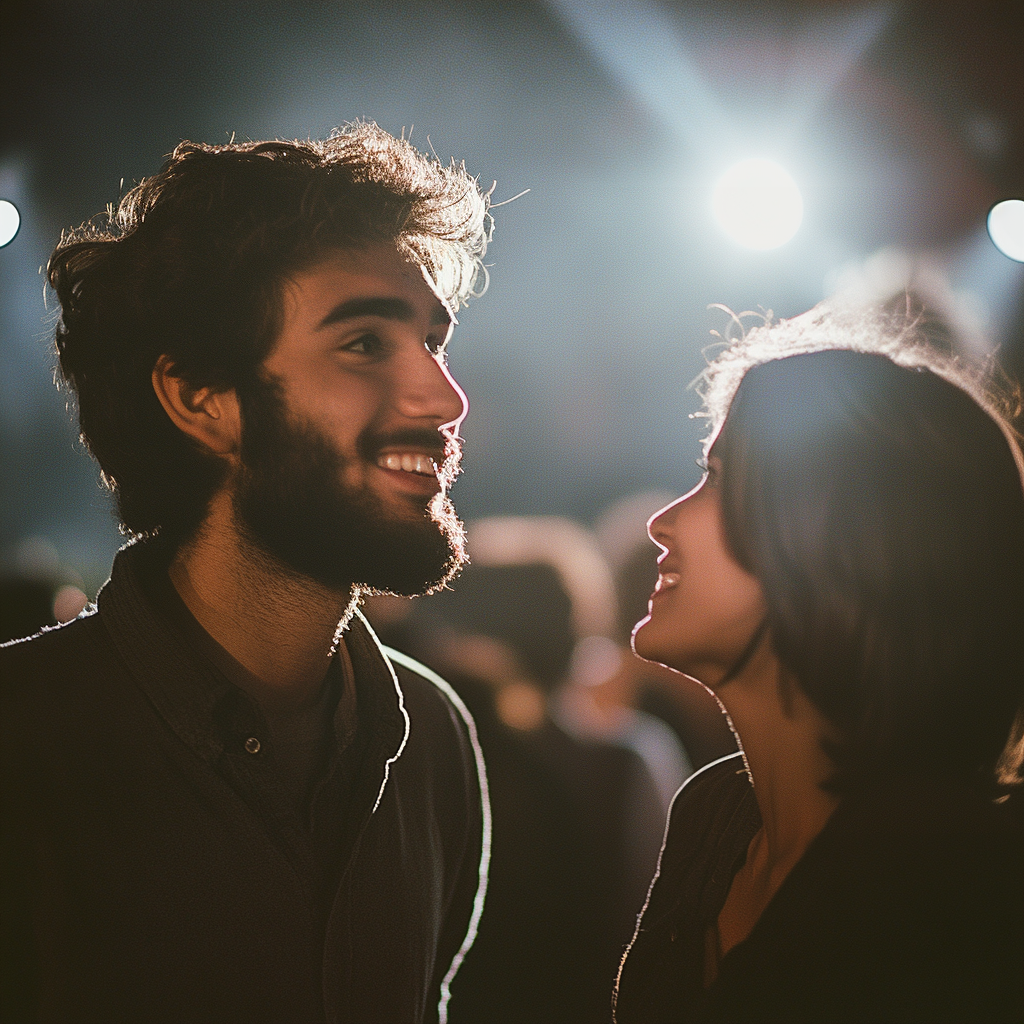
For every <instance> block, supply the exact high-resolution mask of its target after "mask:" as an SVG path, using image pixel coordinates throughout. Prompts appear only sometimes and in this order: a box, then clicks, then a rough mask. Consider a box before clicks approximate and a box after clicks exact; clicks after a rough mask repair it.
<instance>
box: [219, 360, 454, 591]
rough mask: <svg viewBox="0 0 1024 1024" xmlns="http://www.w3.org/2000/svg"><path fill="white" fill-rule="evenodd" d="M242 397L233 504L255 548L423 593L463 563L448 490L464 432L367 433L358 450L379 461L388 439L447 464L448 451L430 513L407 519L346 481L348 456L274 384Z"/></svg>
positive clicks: (330, 583)
mask: <svg viewBox="0 0 1024 1024" xmlns="http://www.w3.org/2000/svg"><path fill="white" fill-rule="evenodd" d="M240 398H241V401H242V412H243V423H244V427H243V434H242V451H241V472H240V474H239V479H238V486H237V487H236V489H235V493H234V499H233V503H234V513H235V519H236V521H237V522H238V524H239V526H240V527H241V529H242V531H243V532H244V534H245V535H246V536H247V537H248V539H249V540H250V541H251V542H252V543H254V544H255V545H256V546H257V548H259V549H262V550H263V551H264V552H265V553H267V554H269V555H271V556H273V557H274V558H276V559H277V560H278V561H280V562H282V563H284V564H285V565H286V566H288V567H289V568H290V569H292V570H293V571H294V572H297V573H299V574H301V575H303V576H306V577H308V578H310V579H312V580H315V581H316V582H318V583H321V584H323V585H324V586H327V587H331V588H332V589H342V588H348V587H351V586H353V585H355V586H358V587H360V589H362V590H368V591H374V592H379V593H391V594H403V595H407V596H412V595H414V594H425V593H430V592H432V591H434V590H437V589H439V588H440V587H443V586H444V585H445V583H447V582H448V581H449V580H450V579H452V578H453V577H454V576H455V575H456V573H457V572H458V571H459V569H461V568H462V566H463V565H464V564H465V562H466V561H467V556H466V544H465V529H464V527H463V525H462V523H461V522H460V521H459V518H458V516H457V515H456V513H455V506H454V505H452V503H451V501H450V500H449V498H448V497H447V496H446V495H445V493H444V491H445V490H446V489H447V487H448V486H450V485H451V482H452V481H453V480H454V478H455V476H456V475H457V474H458V471H459V469H458V462H459V457H460V449H459V442H458V441H457V440H456V439H454V438H449V439H447V443H445V442H444V439H443V438H442V437H441V435H440V434H439V433H437V432H436V431H429V430H424V431H416V430H411V431H408V430H407V431H401V432H397V433H393V434H389V435H387V436H383V435H374V434H369V433H366V432H364V434H363V435H361V436H360V437H359V439H358V442H357V448H358V451H359V457H360V458H363V459H365V460H367V461H372V462H374V464H375V463H376V454H377V453H378V452H379V451H380V450H381V449H382V448H383V447H385V446H390V447H392V448H394V447H401V446H405V445H408V446H410V447H415V448H426V449H427V450H428V451H431V452H435V453H436V455H435V461H436V462H437V463H438V464H439V465H440V464H442V460H443V466H442V473H441V479H442V481H444V489H443V490H441V491H440V492H439V493H437V494H435V495H434V496H433V497H432V498H431V499H430V500H429V502H428V503H427V504H426V505H425V507H424V510H423V515H422V519H420V520H416V519H406V518H403V517H401V516H400V515H396V514H395V513H394V512H393V511H392V510H391V509H390V508H389V507H388V505H387V503H385V502H384V501H382V500H381V499H380V498H379V497H377V495H375V494H374V493H373V492H371V491H369V490H368V489H365V488H359V489H352V488H347V487H346V486H345V485H344V483H343V482H342V481H343V471H344V467H345V460H344V458H343V457H342V456H341V455H339V454H338V452H337V450H336V449H335V447H334V446H333V445H332V443H331V442H330V441H329V440H328V438H327V437H325V436H324V435H323V434H322V433H320V431H318V430H317V429H316V428H315V427H314V426H312V425H311V424H308V423H305V424H294V423H292V422H291V421H290V420H289V417H288V411H287V408H286V405H285V402H284V399H283V397H282V395H281V392H280V388H279V387H278V386H277V384H276V383H274V382H269V381H264V380H259V381H256V382H253V383H252V384H250V385H249V387H247V388H245V389H244V393H240ZM442 445H443V448H442ZM396 500H401V498H398V499H396Z"/></svg>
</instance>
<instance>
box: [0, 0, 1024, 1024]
mask: <svg viewBox="0 0 1024 1024" xmlns="http://www.w3.org/2000/svg"><path fill="white" fill-rule="evenodd" d="M0 12H2V13H0V97H2V103H0V119H2V120H0V246H2V247H0V486H2V488H3V491H2V494H3V498H2V503H0V580H2V582H3V593H2V607H0V613H2V619H3V629H4V632H3V636H2V637H0V639H6V638H7V637H11V636H22V635H26V634H27V633H29V632H32V631H34V630H35V629H36V628H38V625H40V624H42V623H45V622H50V623H52V622H55V621H58V620H59V621H64V620H65V619H67V618H72V617H74V616H75V615H76V614H77V613H78V611H79V610H80V609H81V608H82V606H83V604H84V603H85V601H86V600H87V599H91V598H93V597H94V596H95V593H96V590H97V589H98V588H99V586H100V585H101V584H102V583H103V581H104V580H105V579H106V576H107V573H108V571H109V568H110V563H111V559H112V557H113V554H114V552H115V551H116V549H117V547H118V546H119V544H120V543H121V542H122V540H123V538H121V537H120V536H119V534H118V532H117V529H116V526H115V524H114V520H113V518H112V516H111V505H110V502H109V500H108V498H107V496H106V495H105V493H104V492H103V491H102V490H101V488H100V487H99V484H98V472H97V470H96V467H95V466H94V465H93V464H92V463H91V461H90V460H89V458H88V456H87V454H86V452H85V451H84V449H83V448H82V446H81V444H80V443H79V441H78V440H77V430H76V427H75V425H74V422H73V418H72V417H71V416H69V414H68V409H67V408H66V406H67V396H66V395H64V394H62V393H60V392H58V391H57V389H56V388H55V387H54V383H53V371H54V365H55V360H54V354H53V350H52V334H53V323H54V319H55V316H56V311H55V309H54V304H53V300H52V297H51V296H47V295H46V294H45V292H44V289H43V277H42V275H41V268H42V267H43V266H44V265H45V263H46V260H47V258H48V256H49V253H50V251H51V249H52V248H53V245H54V244H55V242H56V241H57V239H58V237H59V235H60V232H61V230H62V228H64V227H67V226H71V225H77V224H79V223H81V222H82V221H84V220H86V219H88V218H90V217H92V216H94V215H96V214H97V213H99V212H101V211H102V210H103V209H104V208H105V207H106V205H107V204H108V203H111V202H115V203H116V201H117V199H118V197H119V195H120V194H121V193H122V192H123V191H124V190H125V189H127V188H129V187H131V185H132V184H133V183H134V182H136V181H138V180H139V179H140V178H141V177H143V176H145V175H147V174H150V173H152V172H154V171H156V170H157V169H158V167H159V166H160V163H161V161H162V158H163V156H164V155H165V154H166V153H167V152H169V151H170V150H171V149H172V148H173V147H174V145H175V144H176V143H177V142H179V141H180V140H182V139H194V140H201V141H205V142H210V143H218V142H224V141H227V140H229V139H230V138H231V137H232V136H234V137H235V138H241V139H249V138H251V139H262V138H273V137H284V138H296V137H300V138H304V137H307V136H322V135H325V134H327V133H329V132H330V131H331V129H332V128H333V127H335V126H337V125H339V124H341V123H343V122H345V121H347V120H351V119H354V118H366V119H371V120H376V121H377V122H378V123H380V124H381V125H382V126H384V127H385V128H387V129H388V130H390V131H392V132H394V133H396V134H399V133H402V132H404V133H405V135H406V136H407V137H409V136H411V138H412V141H413V142H414V143H415V144H417V145H418V146H419V147H420V148H421V149H424V150H426V149H433V151H434V152H435V153H436V154H437V155H438V156H439V157H440V158H441V159H442V160H444V161H446V162H447V161H448V160H449V159H450V158H452V157H454V158H456V159H458V160H465V162H466V165H467V167H468V168H469V170H470V171H471V173H473V174H474V175H478V176H479V178H480V179H481V181H482V182H483V183H484V185H485V187H488V186H490V184H491V182H492V181H493V182H496V185H495V188H494V192H493V197H492V198H493V201H494V202H495V203H496V204H500V203H505V202H506V201H507V200H510V199H513V198H514V202H511V203H507V205H503V206H500V208H498V209H496V210H495V219H496V221H497V228H496V231H495V234H494V239H493V243H492V246H491V248H490V250H489V252H488V257H487V262H488V264H489V265H490V272H491V285H490V288H489V290H488V293H487V294H486V295H485V296H484V297H483V298H482V299H480V300H478V301H475V302H474V303H472V304H471V305H470V306H469V307H468V308H466V309H464V310H463V311H461V312H460V314H459V319H460V326H459V328H458V330H457V332H456V335H455V341H454V343H453V346H452V348H451V350H450V351H451V366H452V369H453V372H454V374H455V376H456V377H457V379H458V380H459V381H460V383H461V384H462V386H463V387H464V389H465V390H466V392H467V393H468V395H469V398H470V403H471V408H470V413H469V417H468V419H467V421H466V424H465V427H464V431H463V432H464V434H465V436H466V439H467V445H466V467H467V470H466V473H465V475H464V477H463V478H462V479H461V480H460V481H458V483H457V484H456V486H455V490H454V497H455V500H456V503H457V505H458V508H459V511H460V512H461V514H462V515H463V517H464V518H465V519H466V520H467V521H468V522H469V523H470V528H471V532H470V541H471V551H472V554H473V559H474V563H473V565H472V566H471V567H470V568H469V569H468V570H467V571H466V573H465V574H464V575H463V576H462V577H461V578H460V579H459V580H458V581H456V583H455V585H454V587H453V589H452V590H451V591H448V592H446V593H443V594H441V595H438V596H437V597H433V598H429V599H426V600H420V601H403V600H398V599H374V600H373V601H372V602H370V603H369V605H368V607H367V612H368V615H369V617H370V619H371V621H372V622H373V624H374V626H375V627H376V629H377V630H378V632H379V633H380V635H381V636H382V638H383V639H384V640H385V641H386V642H389V643H392V644H393V645H394V646H396V647H399V648H401V649H403V650H406V651H408V652H409V653H411V654H413V655H415V656H417V657H419V658H421V659H422V660H423V661H424V662H426V663H427V664H429V665H431V666H432V667H434V668H436V669H437V670H438V671H440V672H442V674H444V675H445V676H446V677H447V678H448V679H450V680H451V681H452V683H453V684H454V685H455V686H456V688H457V689H458V691H459V693H460V694H461V695H462V697H463V699H464V700H465V701H466V703H467V704H468V705H469V706H470V708H471V710H472V711H473V713H474V716H475V717H476V720H477V723H478V726H479V729H480V735H481V739H482V742H483V745H484V750H485V754H486V756H487V759H488V765H489V773H490V778H491V793H492V801H493V806H494V821H495V833H494V847H493V861H492V872H491V889H490V894H489V897H488V910H487V913H486V914H485V915H484V918H483V921H482V924H481V931H480V935H479V939H478V941H477V943H476V945H475V946H474V948H473V950H472V951H471V953H470V955H469V957H468V958H467V961H466V963H465V965H464V968H463V970H462V971H461V972H460V974H459V978H458V981H457V990H456V993H455V998H454V999H453V1003H452V1020H453V1021H469V1022H473V1021H479V1020H487V1021H489V1022H490V1024H500V1022H502V1021H508V1022H510V1024H511V1022H519V1024H523V1022H526V1021H537V1022H540V1021H552V1022H555V1021H558V1022H562V1024H566V1022H570V1021H579V1022H581V1024H584V1022H597V1021H607V1020H608V1019H609V992H610V987H611V979H612V978H613V977H614V972H615V966H616V963H617V961H618V958H619V956H620V955H621V952H622V948H623V944H624V943H625V942H626V941H627V940H628V938H629V935H630V934H631V930H632V927H633V922H634V921H635V915H636V912H637V911H638V910H639V908H640V905H641V904H642V901H643V896H644V893H645V891H646V886H647V883H648V880H649V879H650V877H651V872H652V871H653V868H654V864H655V861H656V858H657V852H658V848H659V845H660V841H661V835H662V829H663V825H664V820H665V818H664V816H665V810H666V808H667V806H668V802H669V800H670V799H671V796H672V794H673V793H674V792H675V790H676V788H677V787H678V786H679V784H680V783H681V782H682V780H683V779H684V778H685V777H686V776H687V775H688V774H689V772H691V771H692V770H693V769H695V768H699V767H700V766H701V765H704V764H706V763H707V762H708V761H710V760H712V759H713V758H715V757H719V756H722V755H723V754H726V753H728V752H729V751H731V750H733V749H734V742H733V738H732V735H731V733H730V731H729V729H728V727H727V725H726V722H725V720H724V718H723V716H722V715H721V713H720V709H719V706H718V705H717V703H716V702H715V700H714V698H713V697H711V695H710V694H709V693H708V692H706V691H704V690H703V688H702V687H699V686H698V685H696V684H693V685H680V682H679V680H680V678H681V677H679V676H677V675H674V674H671V673H668V672H667V670H665V671H661V670H659V669H658V668H656V667H653V666H646V665H644V664H642V663H641V662H639V661H638V660H637V659H635V658H633V657H632V656H631V655H630V653H629V650H628V642H629V633H630V629H631V626H632V624H633V623H635V622H636V621H637V619H638V618H639V617H641V616H642V615H643V614H644V613H645V609H646V601H647V597H648V595H649V594H650V591H651V587H652V583H653V580H654V577H655V574H656V570H655V566H654V555H655V550H654V548H653V545H651V544H650V542H649V541H648V539H647V538H646V535H645V531H644V522H645V520H646V519H647V517H648V516H649V515H651V513H653V512H654V511H655V510H656V509H657V508H658V507H660V506H661V505H663V504H664V503H665V502H667V501H668V500H671V499H672V497H673V496H675V495H678V494H680V493H682V492H683V491H685V490H687V489H689V488H690V487H691V486H693V484H695V483H696V482H697V480H698V478H699V470H698V469H697V467H696V465H695V460H696V459H697V458H698V456H699V455H700V449H699V439H700V437H701V435H702V433H703V426H702V421H701V420H700V419H694V418H692V414H693V413H695V412H696V411H697V410H698V408H699V401H698V398H697V395H696V394H695V392H694V391H693V389H692V388H691V387H690V384H691V382H692V381H693V380H694V378H696V377H697V376H698V374H699V373H700V372H701V369H702V368H703V367H704V366H705V365H706V357H707V354H708V346H709V345H712V343H713V342H714V341H715V338H714V337H713V336H712V334H711V333H710V332H712V331H722V332H725V331H726V329H727V323H728V318H727V316H726V314H725V313H723V312H722V311H721V310H718V309H710V308H709V306H710V305H711V304H715V303H720V304H724V305H725V306H727V307H730V308H731V309H733V310H736V311H743V310H755V311H757V310H761V311H765V312H766V311H768V310H771V311H773V312H774V314H775V315H777V316H783V317H785V316H792V315H794V314H797V313H800V312H803V311H804V310H806V309H808V308H809V307H811V306H812V305H814V304H815V303H817V302H819V301H820V300H822V299H823V298H826V297H832V296H834V297H836V298H837V300H839V301H849V302H854V303H858V302H861V303H863V302H874V303H889V304H891V305H894V306H899V307H903V306H906V305H908V304H909V306H910V307H911V308H912V309H913V310H915V311H916V312H918V313H920V314H921V315H922V316H923V317H925V320H926V324H927V327H928V330H929V332H930V334H931V336H932V338H933V340H934V341H935V343H936V344H938V345H941V346H943V347H945V348H953V349H954V350H956V351H958V352H960V353H961V354H962V356H963V357H964V358H965V359H982V360H984V359H995V360H996V361H997V362H998V363H999V364H1001V366H1002V367H1003V368H1004V369H1005V370H1006V371H1007V372H1008V373H1010V374H1011V375H1013V376H1015V377H1017V378H1020V377H1021V376H1022V371H1024V202H1022V200H1024V0H1012V2H1001V3H975V4H970V5H967V4H944V3H888V4H860V3H846V2H831V3H811V2H806V3H797V2H789V3H772V4H766V3H758V4H754V3H748V4H738V3H728V2H716V3H667V2H662V3H658V2H652V0H640V2H633V3H628V4H626V3H621V4H614V3H589V2H574V0H548V2H544V3H539V2H520V3H512V4H496V3H484V2H476V0H464V2H450V3H400V2H387V3H383V2H378V3H375V2H370V0H363V2H361V3H359V4H348V3H341V2H333V3H326V2H313V0H305V2H302V0H293V2H290V3H248V4H241V3H227V2H216V0H204V2H194V0H175V2H166V0H148V2H146V3H137V2H136V3H128V2H126V0H33V2H22V3H15V5H14V6H13V7H12V6H11V4H10V0H8V2H7V4H6V5H5V6H3V7H0ZM516 197H518V198H516ZM1007 200H1010V203H1009V204H1007V205H1003V206H1001V207H1000V206H998V205H997V204H999V203H1001V202H1005V201H1007ZM1014 201H1015V202H1014ZM5 203H6V205H5ZM10 204H13V207H16V208H17V210H18V212H19V213H20V229H19V230H18V232H17V234H16V235H15V236H14V237H13V239H12V240H10V241H9V243H8V244H6V245H2V243H3V241H4V237H3V232H4V225H5V224H7V225H9V226H8V230H7V236H8V237H9V235H10V233H11V231H12V230H13V227H11V226H10V225H13V220H12V217H13V214H12V212H11V211H12V209H13V207H12V206H11V205H10ZM993 208H995V211H996V212H994V213H993V214H992V215H991V216H990V211H991V210H993ZM999 211H1001V212H999ZM997 214H998V215H997ZM997 242H998V243H999V245H1001V246H1002V250H1001V249H1000V248H999V247H998V246H997V244H996V243H997ZM1015 247H1016V248H1015ZM1003 250H1005V252H1008V253H1010V255H1006V254H1005V252H1004V251H1003Z"/></svg>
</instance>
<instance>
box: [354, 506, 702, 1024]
mask: <svg viewBox="0 0 1024 1024" xmlns="http://www.w3.org/2000/svg"><path fill="white" fill-rule="evenodd" d="M468 540H469V549H470V551H471V552H472V557H473V564H472V565H470V566H468V567H467V568H466V570H465V571H464V572H463V573H462V575H461V576H460V577H459V579H458V580H455V581H454V582H453V583H452V585H451V587H452V589H451V590H447V591H444V592H441V593H438V594H435V595H432V596H431V597H430V598H429V599H428V600H417V601H413V602H405V605H406V607H405V609H404V610H405V611H406V612H407V614H406V615H405V616H404V617H400V612H399V611H398V610H397V609H396V607H395V602H391V603H390V607H388V606H384V607H378V606H376V605H371V606H370V607H369V608H368V612H367V614H368V616H369V617H370V619H371V622H373V623H374V625H375V628H378V629H379V630H380V633H381V637H382V639H384V640H385V641H388V640H393V642H395V643H396V644H398V645H399V646H402V647H404V649H407V650H409V651H411V652H412V653H414V654H415V655H416V656H417V657H418V658H420V659H421V660H423V661H424V662H426V663H427V664H429V665H431V666H432V667H434V668H435V669H437V670H438V671H439V672H441V673H442V674H444V676H445V678H446V679H449V680H450V681H451V683H452V685H453V686H454V687H455V688H456V689H457V690H458V692H459V694H460V695H461V696H462V697H463V698H464V699H465V701H466V703H467V705H468V706H469V708H470V710H471V711H472V712H473V717H474V719H475V720H476V723H477V727H478V729H479V732H480V743H481V746H482V747H483V750H484V754H485V756H486V759H487V766H488V767H487V770H488V780H489V785H490V793H491V802H492V806H493V809H494V836H493V845H492V852H491V870H490V882H489V885H488V891H487V904H486V907H485V909H484V914H483V917H482V918H481V922H480V929H479V934H478V936H477V940H476V943H475V944H474V947H473V949H472V950H470V952H469V954H468V955H467V957H466V961H465V963H464V964H463V967H462V970H461V971H460V975H459V989H458V991H457V992H456V993H455V995H454V996H453V999H452V1004H451V1020H452V1021H453V1022H455V1024H459V1022H465V1024H479V1022H482V1021H487V1022H488V1024H524V1022H545V1024H566V1022H576V1024H600V1022H607V1021H609V1020H610V1019H611V987H612V982H613V980H614V977H615V971H616V968H617V965H618V961H619V960H620V958H621V956H622V951H623V949H624V948H625V945H626V943H627V942H628V941H629V937H630V935H631V934H632V932H633V929H634V928H635V926H636V916H637V913H638V912H639V910H640V907H641V906H642V904H643V898H644V893H645V892H646V890H647V885H648V882H649V879H650V875H651V872H652V871H653V870H654V866H655V863H656V861H657V856H658V849H659V848H660V845H661V838H662V834H663V831H664V810H663V805H662V802H661V799H660V797H659V791H658V787H657V785H656V782H655V780H654V778H652V775H651V772H650V770H649V768H648V765H647V764H645V762H644V760H643V759H642V758H641V757H640V756H639V755H638V754H637V752H636V751H635V750H634V749H631V748H630V746H628V745H625V744H622V743H613V742H609V741H607V740H605V739H603V738H600V737H595V736H594V735H593V734H580V733H577V732H574V731H572V730H570V729H569V728H567V727H566V723H565V720H564V718H563V717H562V716H561V715H559V714H557V706H558V703H559V702H558V694H559V693H560V692H561V691H562V690H563V689H564V687H565V686H566V685H567V680H568V677H569V673H570V666H571V664H572V661H573V651H574V649H575V648H576V647H577V645H578V642H579V641H581V640H583V639H584V638H586V637H594V636H600V635H601V634H602V633H603V632H605V631H606V630H607V628H608V627H609V626H610V625H611V623H612V621H613V619H614V611H615V610H614V593H613V589H612V586H611V580H610V577H609V574H608V569H607V566H606V565H605V564H604V562H603V560H602V559H601V556H600V552H599V551H598V550H597V548H596V545H595V543H594V541H593V538H592V536H591V535H590V534H589V532H588V531H586V530H585V529H584V528H583V527H581V526H579V525H578V524H576V523H573V522H570V521H568V520H565V519H559V518H555V517H495V518H491V519H484V520H480V521H478V522H476V523H473V524H471V525H470V527H469V538H468ZM389 617H390V618H391V621H390V622H388V621H387V619H388V618H389ZM666 731H667V730H666ZM669 740H670V742H673V743H674V740H672V737H671V736H670V737H669ZM676 749H677V748H676ZM675 756H676V759H677V761H678V760H679V755H678V753H676V755H675ZM679 771H680V772H681V771H682V769H679ZM676 785H678V781H677V782H676Z"/></svg>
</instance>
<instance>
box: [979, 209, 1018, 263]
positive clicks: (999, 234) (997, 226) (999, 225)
mask: <svg viewBox="0 0 1024 1024" xmlns="http://www.w3.org/2000/svg"><path fill="white" fill-rule="evenodd" d="M988 234H989V238H991V239H992V242H993V243H994V244H995V247H996V248H997V249H998V250H999V251H1000V252H1001V253H1002V254H1003V255H1004V256H1009V257H1010V259H1011V260H1016V261H1017V262H1018V263H1024V199H1004V200H1003V201H1002V202H1001V203H996V205H995V206H993V207H992V209H991V210H989V213H988Z"/></svg>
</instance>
